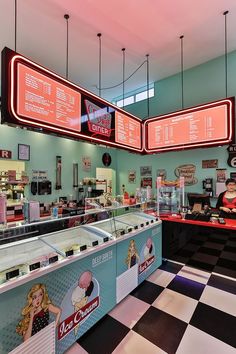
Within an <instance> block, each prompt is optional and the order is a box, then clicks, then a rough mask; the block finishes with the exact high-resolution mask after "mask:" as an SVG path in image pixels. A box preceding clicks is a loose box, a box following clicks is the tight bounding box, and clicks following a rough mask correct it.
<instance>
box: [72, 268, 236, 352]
mask: <svg viewBox="0 0 236 354" xmlns="http://www.w3.org/2000/svg"><path fill="white" fill-rule="evenodd" d="M85 353H90V354H108V353H114V354H133V353H134V354H144V353H147V354H156V353H170V354H171V353H178V354H206V353H208V354H213V353H214V354H230V353H232V354H233V353H234V354H235V353H236V281H234V280H231V279H229V278H226V277H222V276H218V275H215V274H213V273H209V272H205V271H201V270H198V269H194V268H191V267H188V266H183V265H181V264H177V263H173V262H165V263H164V264H163V265H162V266H161V268H160V269H158V270H156V271H155V272H154V273H153V274H152V275H151V276H150V277H149V278H148V279H147V281H145V282H144V283H142V284H141V285H140V286H139V287H138V288H136V289H135V290H134V291H133V292H132V293H131V294H130V295H129V296H127V297H126V298H125V299H124V300H123V301H122V302H121V303H120V304H118V305H117V306H116V307H115V308H114V309H113V310H112V311H111V312H110V313H109V315H106V316H105V317H104V318H103V319H102V320H100V321H99V322H98V323H97V324H96V325H95V326H94V327H93V328H91V329H90V330H89V331H88V332H87V333H86V334H85V335H84V336H83V337H81V338H80V339H79V340H78V344H77V343H76V344H74V345H73V346H72V347H71V348H70V350H68V351H67V354H85Z"/></svg>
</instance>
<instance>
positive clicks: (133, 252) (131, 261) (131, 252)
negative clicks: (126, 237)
mask: <svg viewBox="0 0 236 354" xmlns="http://www.w3.org/2000/svg"><path fill="white" fill-rule="evenodd" d="M138 261H139V255H138V251H137V248H136V244H135V241H134V240H130V243H129V248H128V255H127V258H126V260H125V263H126V264H127V266H128V268H131V267H133V266H134V265H135V264H136V263H137V262H138Z"/></svg>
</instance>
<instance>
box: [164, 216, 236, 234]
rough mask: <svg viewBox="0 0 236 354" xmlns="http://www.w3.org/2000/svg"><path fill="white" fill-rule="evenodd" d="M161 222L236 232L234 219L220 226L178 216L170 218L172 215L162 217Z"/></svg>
mask: <svg viewBox="0 0 236 354" xmlns="http://www.w3.org/2000/svg"><path fill="white" fill-rule="evenodd" d="M161 220H163V221H170V222H177V223H181V224H192V225H199V226H207V227H214V228H219V229H228V230H236V220H232V219H225V222H226V224H219V223H218V222H214V223H213V222H211V221H198V220H186V219H182V218H181V217H178V216H170V215H168V216H161Z"/></svg>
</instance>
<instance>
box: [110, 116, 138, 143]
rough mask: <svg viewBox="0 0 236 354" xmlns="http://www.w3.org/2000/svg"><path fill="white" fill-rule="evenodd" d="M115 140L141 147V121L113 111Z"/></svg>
mask: <svg viewBox="0 0 236 354" xmlns="http://www.w3.org/2000/svg"><path fill="white" fill-rule="evenodd" d="M115 141H116V142H117V143H120V144H124V145H127V146H132V147H135V148H137V149H140V148H141V143H142V141H141V122H139V121H137V120H135V119H133V118H131V117H129V116H127V115H126V114H123V113H120V112H115Z"/></svg>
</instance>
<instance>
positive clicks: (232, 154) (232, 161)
mask: <svg viewBox="0 0 236 354" xmlns="http://www.w3.org/2000/svg"><path fill="white" fill-rule="evenodd" d="M227 150H228V153H229V157H228V160H227V163H228V165H229V166H230V167H236V144H232V145H229V146H228V148H227Z"/></svg>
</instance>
